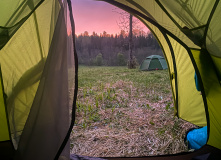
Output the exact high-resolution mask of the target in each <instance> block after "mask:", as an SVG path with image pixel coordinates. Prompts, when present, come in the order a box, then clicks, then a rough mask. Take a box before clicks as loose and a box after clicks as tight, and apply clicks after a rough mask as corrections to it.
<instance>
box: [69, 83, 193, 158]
mask: <svg viewBox="0 0 221 160" xmlns="http://www.w3.org/2000/svg"><path fill="white" fill-rule="evenodd" d="M173 112H174V111H173V104H172V98H171V93H166V94H162V93H160V92H157V91H155V90H154V89H153V88H151V87H149V88H145V89H143V88H140V87H138V86H137V85H135V83H134V82H132V81H128V80H127V81H125V80H116V81H115V82H106V83H104V82H103V83H101V82H99V85H97V86H94V87H92V86H90V87H81V88H80V89H79V95H78V108H77V115H76V125H75V127H74V129H73V132H72V135H71V147H72V153H75V154H79V155H86V156H95V157H115V156H116V157H119V156H124V157H129V156H147V155H162V154H173V153H178V152H182V151H188V149H187V146H186V145H185V144H184V140H183V139H184V136H185V132H186V130H188V129H189V128H191V127H193V125H192V124H189V123H187V122H184V121H182V120H181V119H178V118H176V117H174V116H173Z"/></svg>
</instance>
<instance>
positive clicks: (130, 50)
mask: <svg viewBox="0 0 221 160" xmlns="http://www.w3.org/2000/svg"><path fill="white" fill-rule="evenodd" d="M132 18H133V16H132V15H131V14H130V24H129V25H130V26H129V60H128V68H129V69H132V68H134V65H133V55H132V49H133V47H132V43H133V42H132V37H133V32H132V22H133V21H132Z"/></svg>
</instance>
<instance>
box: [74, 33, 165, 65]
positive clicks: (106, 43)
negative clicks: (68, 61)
mask: <svg viewBox="0 0 221 160" xmlns="http://www.w3.org/2000/svg"><path fill="white" fill-rule="evenodd" d="M132 48H133V56H134V58H135V60H136V61H137V65H139V64H141V62H142V61H143V60H144V59H145V57H147V56H150V55H152V54H157V55H163V53H162V51H161V48H160V46H159V44H158V42H157V40H156V39H155V37H154V36H153V35H152V34H151V33H148V34H143V33H140V34H136V35H134V36H133V43H132ZM128 49H129V42H128V35H127V34H126V33H125V32H124V31H121V33H120V34H119V35H117V34H116V35H113V34H111V35H110V34H107V33H106V32H105V31H104V32H103V33H102V34H100V35H98V34H97V33H95V32H93V34H92V35H89V34H88V32H87V31H85V32H84V33H83V34H81V35H78V36H76V50H77V54H78V58H79V64H82V65H98V66H99V65H105V66H124V65H127V59H128V54H129V52H128Z"/></svg>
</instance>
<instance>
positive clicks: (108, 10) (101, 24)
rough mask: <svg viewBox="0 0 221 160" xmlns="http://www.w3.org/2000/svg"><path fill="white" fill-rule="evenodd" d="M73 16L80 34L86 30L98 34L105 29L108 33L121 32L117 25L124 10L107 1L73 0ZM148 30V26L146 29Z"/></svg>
mask: <svg viewBox="0 0 221 160" xmlns="http://www.w3.org/2000/svg"><path fill="white" fill-rule="evenodd" d="M72 6H73V16H74V20H75V34H76V35H80V34H83V33H84V32H85V31H87V32H88V34H89V35H92V34H93V32H95V33H97V34H98V35H100V34H102V33H103V32H104V31H105V32H106V33H107V34H110V35H111V34H113V35H115V34H120V31H121V29H120V27H119V26H118V25H117V22H118V21H119V17H120V14H119V13H117V12H115V10H118V11H119V12H120V11H122V10H121V9H118V8H117V7H115V6H112V5H110V4H108V3H106V2H102V1H95V0H72ZM144 31H145V32H147V31H148V29H147V28H145V29H144Z"/></svg>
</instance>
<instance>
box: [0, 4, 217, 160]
mask: <svg viewBox="0 0 221 160" xmlns="http://www.w3.org/2000/svg"><path fill="white" fill-rule="evenodd" d="M103 1H106V2H108V3H110V4H112V5H115V6H116V7H119V8H121V9H123V10H125V11H127V12H129V13H131V14H133V15H134V16H136V17H137V18H138V19H140V20H141V21H142V22H143V23H144V24H145V25H146V26H147V27H148V28H149V29H150V30H151V31H152V33H153V34H154V35H155V37H156V38H157V40H158V42H159V44H160V46H161V48H162V50H163V53H164V57H165V59H166V61H167V65H168V72H169V75H170V82H171V87H172V93H173V100H174V106H175V114H176V116H178V117H179V118H182V119H184V120H185V121H188V122H191V123H193V124H195V125H197V126H200V127H202V126H207V128H208V132H207V133H208V140H207V143H206V145H205V146H203V147H202V148H201V149H199V150H197V151H195V152H192V153H182V154H176V155H169V156H158V157H157V156H156V157H141V158H140V159H149V160H150V159H160V160H161V159H164V160H167V159H179V160H188V159H192V158H193V157H196V156H199V155H202V156H203V155H204V156H210V159H220V150H221V107H220V106H221V98H220V97H221V23H219V21H220V19H221V2H220V0H103ZM73 5H74V4H73ZM91 12H93V8H91ZM69 15H70V16H69ZM68 24H71V26H72V35H69V36H68V34H67V26H68ZM74 35H75V33H74V21H73V17H72V8H71V1H70V0H10V1H0V159H3V160H4V159H17V160H30V159H32V160H52V159H70V158H69V156H70V147H69V143H68V142H69V141H68V140H69V136H70V133H71V131H72V127H73V125H74V117H75V112H74V111H75V106H76V98H77V88H78V79H77V73H78V61H77V55H76V51H75V47H74V43H73V42H74V38H75V36H74ZM195 73H196V74H197V77H198V79H199V85H200V88H201V93H199V92H198V91H197V90H196V87H195V82H194V74H195ZM72 82H73V83H72ZM73 86H74V87H75V90H74V97H73V101H72V98H70V97H69V92H71V88H72V87H73ZM71 102H72V103H71ZM72 104H73V109H72V111H73V112H72V115H71V119H72V120H71V122H70V123H69V120H70V118H69V116H70V114H69V105H72ZM107 159H121V158H107ZM131 159H133V158H131ZM134 159H137V158H134Z"/></svg>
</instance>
